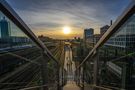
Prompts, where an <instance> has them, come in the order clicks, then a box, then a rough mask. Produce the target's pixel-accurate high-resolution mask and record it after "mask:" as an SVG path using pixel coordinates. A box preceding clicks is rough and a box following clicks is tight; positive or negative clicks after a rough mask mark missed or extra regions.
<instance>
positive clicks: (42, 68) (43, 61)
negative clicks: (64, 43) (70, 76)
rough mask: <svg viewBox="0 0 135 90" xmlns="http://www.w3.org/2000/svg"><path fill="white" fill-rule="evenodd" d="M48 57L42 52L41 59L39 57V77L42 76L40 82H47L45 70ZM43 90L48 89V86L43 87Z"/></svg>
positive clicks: (45, 83) (46, 71)
mask: <svg viewBox="0 0 135 90" xmlns="http://www.w3.org/2000/svg"><path fill="white" fill-rule="evenodd" d="M48 60H49V58H48V57H47V55H46V54H45V53H44V52H43V59H41V77H42V84H43V85H47V84H48V70H47V62H48ZM43 90H48V86H45V87H43Z"/></svg>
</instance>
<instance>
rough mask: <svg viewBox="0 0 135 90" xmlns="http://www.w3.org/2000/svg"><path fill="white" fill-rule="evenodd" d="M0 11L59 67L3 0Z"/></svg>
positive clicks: (0, 1) (1, 0) (0, 0)
mask: <svg viewBox="0 0 135 90" xmlns="http://www.w3.org/2000/svg"><path fill="white" fill-rule="evenodd" d="M0 11H2V12H3V13H4V14H5V15H6V16H7V17H8V18H9V19H10V20H11V21H12V22H13V23H14V24H15V25H16V26H18V27H19V28H20V29H21V30H22V31H23V32H24V33H25V34H26V35H27V36H28V37H29V38H30V39H31V40H32V41H33V42H35V43H36V45H37V46H38V47H40V48H41V50H43V53H45V54H46V55H47V56H48V57H49V58H50V59H52V60H54V61H55V62H56V63H57V64H58V65H59V62H58V60H56V58H54V56H53V55H52V53H51V52H50V51H49V50H48V48H47V47H46V46H45V45H44V43H43V42H42V41H41V40H39V39H38V38H37V37H36V35H35V34H34V33H33V32H32V31H31V29H30V28H29V27H28V26H27V25H26V24H25V23H24V21H23V20H22V19H21V18H20V17H19V15H18V14H17V13H16V12H15V11H14V10H13V9H12V8H11V7H10V5H9V4H8V3H7V2H6V1H5V0H0Z"/></svg>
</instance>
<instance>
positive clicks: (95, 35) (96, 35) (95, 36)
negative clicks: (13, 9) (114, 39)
mask: <svg viewBox="0 0 135 90" xmlns="http://www.w3.org/2000/svg"><path fill="white" fill-rule="evenodd" d="M100 38H101V34H94V44H96V43H97V42H98V41H99V39H100Z"/></svg>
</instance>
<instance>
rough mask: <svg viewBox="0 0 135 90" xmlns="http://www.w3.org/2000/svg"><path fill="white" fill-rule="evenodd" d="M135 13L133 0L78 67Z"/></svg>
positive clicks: (134, 1)
mask: <svg viewBox="0 0 135 90" xmlns="http://www.w3.org/2000/svg"><path fill="white" fill-rule="evenodd" d="M134 13H135V0H133V1H132V2H131V3H130V4H129V6H128V7H127V8H126V9H125V11H124V12H123V13H122V14H121V15H120V16H119V17H118V18H117V20H116V21H115V22H114V23H113V24H112V25H111V26H110V28H109V29H108V30H107V32H106V33H105V34H104V35H103V36H102V37H101V38H100V40H99V41H98V42H97V44H96V45H95V46H94V48H93V49H92V50H91V51H90V52H89V54H88V55H87V56H86V58H85V59H84V60H83V61H82V62H81V64H80V65H79V66H78V67H77V69H79V68H80V67H81V66H82V65H83V64H84V63H85V62H86V61H88V60H89V58H90V57H91V56H92V55H93V54H96V53H95V52H96V51H97V50H98V48H99V47H100V46H102V45H103V44H104V43H105V42H106V41H107V40H108V39H109V38H110V37H111V36H112V35H113V34H114V33H115V32H116V31H117V30H118V29H119V28H120V27H121V26H122V25H123V23H125V22H126V21H127V20H128V19H129V18H130V17H131V16H132V15H133V14H134ZM77 69H76V70H77Z"/></svg>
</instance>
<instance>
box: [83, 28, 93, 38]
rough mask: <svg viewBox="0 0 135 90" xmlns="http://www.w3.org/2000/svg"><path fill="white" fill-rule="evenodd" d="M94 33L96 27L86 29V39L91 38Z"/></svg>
mask: <svg viewBox="0 0 135 90" xmlns="http://www.w3.org/2000/svg"><path fill="white" fill-rule="evenodd" d="M93 34H94V29H93V28H89V29H84V39H85V40H86V39H87V38H90V37H91V36H93Z"/></svg>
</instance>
